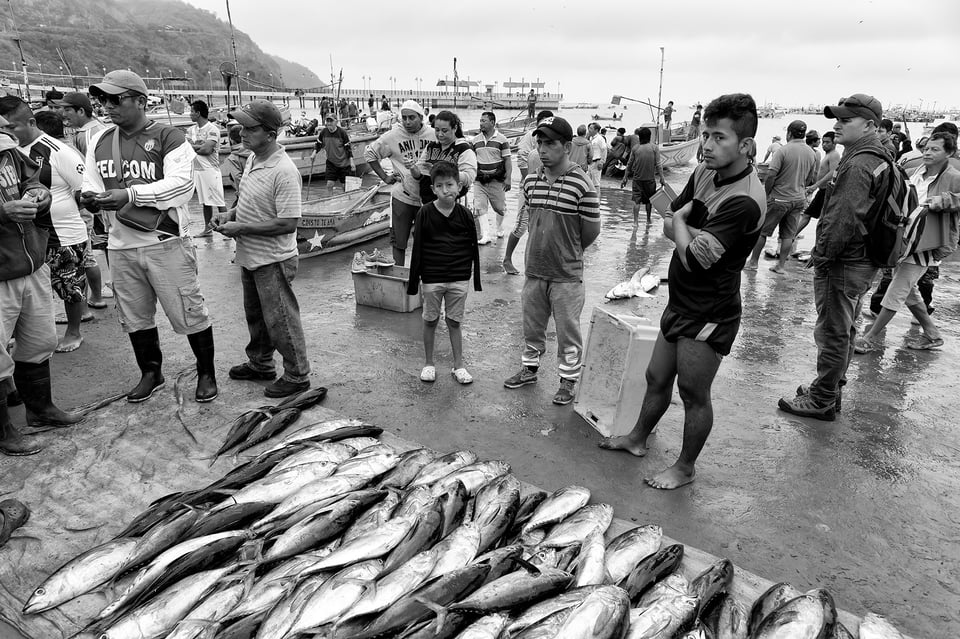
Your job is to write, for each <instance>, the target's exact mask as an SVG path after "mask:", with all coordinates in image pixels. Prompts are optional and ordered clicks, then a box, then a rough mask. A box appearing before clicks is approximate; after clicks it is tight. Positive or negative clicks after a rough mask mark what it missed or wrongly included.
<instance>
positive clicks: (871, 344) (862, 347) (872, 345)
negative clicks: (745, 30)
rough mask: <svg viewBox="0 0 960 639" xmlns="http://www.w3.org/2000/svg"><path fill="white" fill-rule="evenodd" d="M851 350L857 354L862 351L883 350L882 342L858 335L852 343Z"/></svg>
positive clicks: (860, 353)
mask: <svg viewBox="0 0 960 639" xmlns="http://www.w3.org/2000/svg"><path fill="white" fill-rule="evenodd" d="M853 352H854V353H857V354H858V355H862V354H863V353H873V352H883V342H879V341H874V340H872V339H867V338H865V337H858V338H857V341H856V342H854V343H853Z"/></svg>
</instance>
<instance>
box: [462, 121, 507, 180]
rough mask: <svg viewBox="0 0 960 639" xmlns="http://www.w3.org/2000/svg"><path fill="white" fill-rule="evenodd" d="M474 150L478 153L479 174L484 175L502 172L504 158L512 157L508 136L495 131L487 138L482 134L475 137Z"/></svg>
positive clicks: (473, 141)
mask: <svg viewBox="0 0 960 639" xmlns="http://www.w3.org/2000/svg"><path fill="white" fill-rule="evenodd" d="M470 142H471V143H473V149H474V151H476V153H477V174H478V175H484V174H490V173H496V172H497V171H500V170H502V168H503V160H504V158H508V157H510V142H509V141H507V138H506V136H504V135H503V133H500V131H499V130H497V129H494V131H493V135H491V136H490V137H489V138H487V137H486V136H485V135H484V134H483V133H482V132H481V133H478V134H477V135H475V136H474V138H473V139H472V140H470Z"/></svg>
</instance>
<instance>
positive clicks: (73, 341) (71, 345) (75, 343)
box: [56, 334, 83, 353]
mask: <svg viewBox="0 0 960 639" xmlns="http://www.w3.org/2000/svg"><path fill="white" fill-rule="evenodd" d="M81 344H83V336H81V335H70V334H67V335H64V336H63V339H61V340H60V343H59V344H57V349H56V352H57V353H72V352H73V351H75V350H77V349H78V348H80V345H81Z"/></svg>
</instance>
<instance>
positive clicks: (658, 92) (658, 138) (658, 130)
mask: <svg viewBox="0 0 960 639" xmlns="http://www.w3.org/2000/svg"><path fill="white" fill-rule="evenodd" d="M662 97H663V47H660V87H659V88H658V89H657V144H660V113H661V109H660V100H661V98H662ZM669 141H670V132H669V131H668V132H667V142H669Z"/></svg>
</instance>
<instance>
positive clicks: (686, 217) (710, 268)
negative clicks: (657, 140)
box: [600, 93, 766, 489]
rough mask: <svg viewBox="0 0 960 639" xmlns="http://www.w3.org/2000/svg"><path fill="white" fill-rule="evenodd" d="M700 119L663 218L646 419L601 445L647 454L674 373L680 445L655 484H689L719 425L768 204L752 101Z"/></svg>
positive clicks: (726, 103) (730, 100) (725, 99)
mask: <svg viewBox="0 0 960 639" xmlns="http://www.w3.org/2000/svg"><path fill="white" fill-rule="evenodd" d="M703 119H704V122H706V129H705V139H704V142H703V157H704V161H703V163H702V164H700V165H699V166H698V167H697V168H696V169H695V170H694V172H693V175H692V176H691V177H690V180H689V181H688V182H687V186H686V188H684V190H683V193H681V194H680V196H679V197H677V199H676V200H674V201H673V203H672V204H671V206H670V208H671V210H672V211H673V215H672V217H667V218H666V219H664V222H663V232H664V235H666V236H667V237H668V238H670V239H671V240H673V241H674V243H675V244H676V245H677V248H676V251H674V254H673V258H672V260H671V261H670V271H669V282H670V287H669V291H670V298H669V301H668V302H667V308H666V309H665V310H664V311H663V316H662V317H661V318H660V334H659V335H658V336H657V343H656V345H655V346H654V349H653V355H652V356H651V358H650V364H649V365H648V366H647V374H646V380H647V392H646V394H645V395H644V398H643V405H642V407H641V409H640V417H639V419H638V420H637V425H636V426H634V427H633V430H632V431H630V433H629V434H627V435H625V436H623V437H610V438H605V439H603V440H601V442H600V447H601V448H609V449H616V450H625V451H627V452H630V453H633V454H634V455H636V456H638V457H642V456H643V455H644V454H646V450H647V437H649V435H650V433H651V432H652V431H653V429H654V428H655V427H656V425H657V423H658V422H659V421H660V418H661V417H663V414H664V413H665V412H666V411H667V408H668V407H669V406H670V397H671V395H672V393H673V382H674V379H676V380H677V387H678V389H679V390H680V398H681V399H682V400H683V406H684V422H683V447H682V448H681V450H680V457H679V458H678V459H677V461H676V463H675V464H674V465H673V466H671V467H670V468H667V469H666V470H664V471H662V472H660V473H659V474H657V475H655V476H654V477H651V478H649V479H647V483H648V484H650V485H651V486H653V487H654V488H665V489H669V488H677V487H678V486H683V485H684V484H688V483H690V482H692V481H693V478H694V474H695V469H694V464H695V462H696V460H697V456H698V455H699V454H700V451H701V449H702V448H703V445H704V443H706V441H707V436H708V435H710V429H711V428H713V406H712V404H711V401H710V386H711V385H712V384H713V378H714V376H715V375H716V374H717V369H718V368H719V367H720V361H721V360H722V358H723V356H724V355H727V354H728V353H729V352H730V348H731V346H732V345H733V340H734V339H735V338H736V336H737V331H738V330H739V328H740V308H741V306H740V271H741V270H742V269H743V265H744V263H745V262H746V260H747V256H749V255H750V251H751V249H752V248H753V245H754V244H755V243H756V241H757V238H758V237H759V235H760V229H761V227H762V226H763V218H764V213H765V211H766V193H765V192H764V189H763V185H762V184H761V183H760V180H759V179H758V178H757V173H756V171H754V169H753V167H752V166H751V165H750V153H751V150H752V148H753V145H754V141H753V138H754V136H755V135H756V133H757V106H756V103H755V102H754V101H753V98H752V97H750V96H749V95H746V94H743V93H734V94H731V95H723V96H720V97H719V98H717V99H716V100H714V101H713V102H711V103H710V104H709V105H708V106H707V109H706V111H704V114H703Z"/></svg>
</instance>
